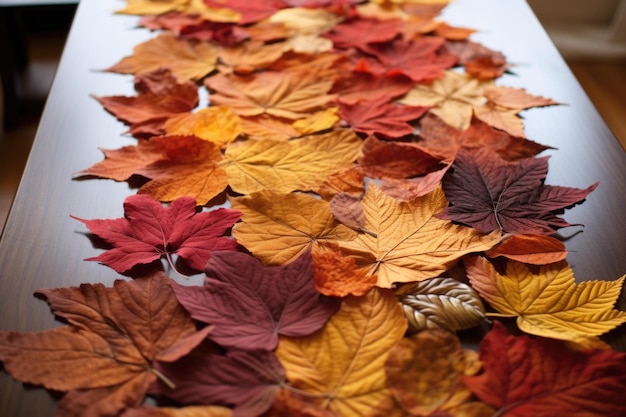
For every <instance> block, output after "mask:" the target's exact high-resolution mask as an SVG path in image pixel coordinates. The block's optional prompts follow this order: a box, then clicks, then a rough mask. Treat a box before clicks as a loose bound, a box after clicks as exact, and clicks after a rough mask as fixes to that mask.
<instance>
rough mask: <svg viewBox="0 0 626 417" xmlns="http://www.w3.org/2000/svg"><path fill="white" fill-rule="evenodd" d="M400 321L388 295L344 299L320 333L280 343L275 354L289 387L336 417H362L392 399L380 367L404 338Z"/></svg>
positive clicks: (397, 308) (381, 292)
mask: <svg viewBox="0 0 626 417" xmlns="http://www.w3.org/2000/svg"><path fill="white" fill-rule="evenodd" d="M405 330H406V320H405V318H404V315H403V313H402V310H401V308H400V305H399V304H398V302H397V301H396V299H395V297H394V296H393V294H392V293H391V292H390V291H388V290H382V289H378V288H374V289H372V290H371V291H370V292H368V293H367V294H366V295H365V296H363V297H353V296H351V297H347V298H346V299H344V300H343V303H342V306H341V308H340V310H339V311H338V312H337V313H336V314H335V315H334V316H333V317H332V318H331V319H330V320H329V321H328V323H327V324H326V326H325V327H324V328H322V329H321V330H320V331H318V332H316V333H314V334H312V335H311V336H307V337H300V338H288V337H281V339H280V341H279V343H278V349H277V351H276V354H277V356H278V358H279V360H280V361H281V363H282V364H283V366H284V367H285V369H286V371H287V379H288V380H289V383H290V385H292V386H294V387H295V388H297V389H299V390H302V391H305V392H306V393H309V394H311V397H312V398H317V399H319V403H320V404H321V405H322V406H324V407H325V408H329V409H330V410H332V411H334V412H335V413H336V414H337V415H338V416H365V415H369V414H370V413H371V411H372V409H375V408H377V407H379V406H380V404H382V403H386V402H392V401H390V400H391V398H392V396H391V392H390V391H389V389H388V388H387V387H386V384H385V361H386V360H387V356H388V354H389V351H390V350H391V348H392V347H394V346H395V345H396V343H398V341H399V340H400V339H401V338H402V337H403V336H404V332H405Z"/></svg>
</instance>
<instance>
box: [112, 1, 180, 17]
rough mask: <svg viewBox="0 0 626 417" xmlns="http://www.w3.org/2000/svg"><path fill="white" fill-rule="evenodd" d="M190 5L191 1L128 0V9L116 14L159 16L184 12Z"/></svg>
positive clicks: (117, 11)
mask: <svg viewBox="0 0 626 417" xmlns="http://www.w3.org/2000/svg"><path fill="white" fill-rule="evenodd" d="M188 5H189V0H126V7H124V8H123V9H120V10H116V13H120V14H134V15H159V14H164V13H167V12H173V11H182V10H184V9H185V8H186V7H187V6H188Z"/></svg>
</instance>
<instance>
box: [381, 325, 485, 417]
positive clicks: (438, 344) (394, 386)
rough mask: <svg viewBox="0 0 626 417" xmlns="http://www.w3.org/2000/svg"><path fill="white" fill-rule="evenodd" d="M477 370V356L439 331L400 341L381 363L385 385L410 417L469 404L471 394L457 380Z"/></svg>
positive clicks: (427, 331) (429, 331)
mask: <svg viewBox="0 0 626 417" xmlns="http://www.w3.org/2000/svg"><path fill="white" fill-rule="evenodd" d="M480 367H481V363H480V360H479V359H478V353H477V352H475V351H472V350H468V349H462V348H461V342H460V341H459V339H458V338H457V337H456V336H455V335H454V334H453V333H450V332H449V331H446V330H442V329H430V330H424V331H422V332H420V333H417V334H416V335H414V336H412V337H410V338H404V339H402V340H400V342H399V343H398V344H397V345H396V346H394V347H393V349H392V350H391V352H390V353H389V357H388V358H387V362H386V363H385V370H386V374H387V385H388V386H389V388H390V389H391V391H392V392H393V394H394V396H395V397H396V399H397V400H398V401H399V402H400V404H401V405H402V407H403V408H404V409H405V410H406V411H407V412H408V413H409V414H410V415H414V416H430V415H438V414H437V412H445V411H449V410H450V409H454V408H456V407H458V406H460V405H462V404H467V403H468V402H471V399H472V392H471V391H470V390H469V389H468V388H467V386H466V385H465V384H463V382H462V381H461V377H463V376H471V375H474V374H476V373H477V372H478V371H479V370H480Z"/></svg>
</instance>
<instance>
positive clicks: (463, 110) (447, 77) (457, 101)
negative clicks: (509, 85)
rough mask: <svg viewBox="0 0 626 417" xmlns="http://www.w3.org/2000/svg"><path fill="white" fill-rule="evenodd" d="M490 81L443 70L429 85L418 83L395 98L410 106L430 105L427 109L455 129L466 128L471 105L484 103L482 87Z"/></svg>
mask: <svg viewBox="0 0 626 417" xmlns="http://www.w3.org/2000/svg"><path fill="white" fill-rule="evenodd" d="M489 85H492V82H480V81H478V80H476V79H475V78H471V77H469V76H467V75H465V74H459V73H457V72H454V71H446V72H445V74H444V76H443V77H441V78H439V79H437V80H434V81H433V82H432V83H430V84H417V85H416V86H415V87H413V89H412V90H410V91H409V92H408V93H407V94H406V95H405V96H404V97H403V98H401V99H400V100H398V101H399V102H400V103H402V104H406V105H409V106H432V107H433V108H432V109H430V112H431V113H433V114H435V115H437V116H439V117H440V118H441V119H442V120H443V121H444V122H446V123H447V124H449V125H450V126H452V127H455V128H457V129H461V130H465V129H467V128H468V127H469V125H470V122H471V120H472V112H473V108H474V107H479V106H482V105H484V104H485V103H486V102H487V99H486V98H485V97H484V96H483V90H484V89H485V88H486V87H487V86H489Z"/></svg>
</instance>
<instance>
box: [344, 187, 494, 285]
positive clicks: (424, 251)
mask: <svg viewBox="0 0 626 417" xmlns="http://www.w3.org/2000/svg"><path fill="white" fill-rule="evenodd" d="M362 204H363V212H364V214H365V224H364V225H363V227H362V228H363V229H364V230H366V231H367V232H368V233H360V234H359V235H358V236H357V238H356V239H354V240H351V241H348V242H339V244H340V246H341V248H342V249H343V250H344V252H345V253H346V254H353V255H354V256H355V257H356V258H357V263H358V264H359V265H360V266H362V267H365V268H367V269H368V270H369V272H370V274H376V275H378V283H377V285H378V286H379V287H384V288H391V287H392V285H393V284H394V283H396V282H413V281H421V280H424V279H428V278H434V277H436V276H438V275H439V274H441V273H442V272H445V271H446V270H447V269H448V268H450V267H451V266H452V265H453V264H454V263H455V262H456V261H457V260H458V259H460V258H461V257H462V256H463V255H465V254H468V253H471V252H481V251H485V250H489V249H491V247H493V246H494V245H495V244H496V243H498V242H499V241H500V234H499V232H496V233H491V234H489V235H485V234H482V233H480V232H478V231H477V230H476V229H472V228H469V227H465V226H460V225H456V224H453V223H452V222H450V221H442V220H439V219H437V218H436V217H434V216H433V215H434V214H435V213H438V212H439V211H441V210H443V209H444V207H446V206H447V204H448V202H447V200H446V198H445V196H444V194H443V191H441V188H437V189H436V190H434V191H432V192H430V193H428V194H426V195H424V196H421V197H417V198H415V199H413V200H410V201H408V202H403V201H399V200H396V199H394V198H391V197H389V196H387V195H385V194H384V193H383V192H382V191H380V189H379V188H378V187H376V186H375V185H373V184H371V183H370V185H369V187H368V189H367V191H366V193H365V197H364V198H363V200H362Z"/></svg>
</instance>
